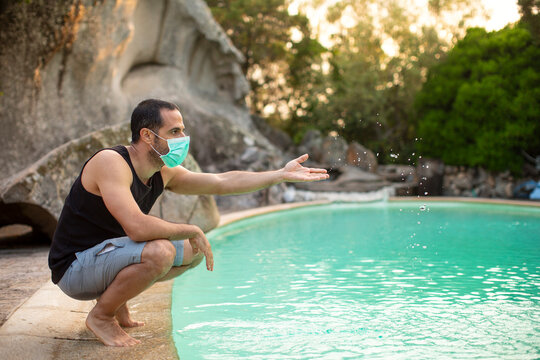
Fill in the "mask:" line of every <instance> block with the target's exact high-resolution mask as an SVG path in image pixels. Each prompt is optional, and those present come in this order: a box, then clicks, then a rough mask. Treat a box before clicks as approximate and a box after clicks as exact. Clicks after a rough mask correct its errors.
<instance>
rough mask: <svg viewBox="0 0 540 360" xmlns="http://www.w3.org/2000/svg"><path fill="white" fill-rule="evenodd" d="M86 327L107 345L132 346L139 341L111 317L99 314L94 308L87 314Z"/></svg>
mask: <svg viewBox="0 0 540 360" xmlns="http://www.w3.org/2000/svg"><path fill="white" fill-rule="evenodd" d="M86 327H88V329H90V331H92V332H93V333H94V335H96V337H97V338H98V339H99V340H100V341H101V342H102V343H103V344H105V345H107V346H133V345H136V344H139V343H140V341H139V340H137V339H134V338H132V337H131V336H129V335H128V334H127V333H126V332H125V331H124V330H122V328H121V327H120V326H119V325H118V323H117V322H116V320H115V319H114V318H113V317H109V316H105V315H101V314H99V313H98V312H97V311H96V308H93V309H92V311H90V313H89V314H88V317H87V318H86Z"/></svg>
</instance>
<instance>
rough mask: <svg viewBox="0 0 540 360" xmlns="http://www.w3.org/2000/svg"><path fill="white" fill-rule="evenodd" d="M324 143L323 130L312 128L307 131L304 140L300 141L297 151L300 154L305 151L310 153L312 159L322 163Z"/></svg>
mask: <svg viewBox="0 0 540 360" xmlns="http://www.w3.org/2000/svg"><path fill="white" fill-rule="evenodd" d="M322 143H323V139H322V135H321V132H320V131H319V130H315V129H310V130H308V131H306V133H305V134H304V136H303V137H302V141H301V142H300V145H299V146H298V149H297V151H298V153H299V154H300V155H301V154H305V153H307V154H309V157H310V161H312V162H315V163H321V162H322V158H323V152H322Z"/></svg>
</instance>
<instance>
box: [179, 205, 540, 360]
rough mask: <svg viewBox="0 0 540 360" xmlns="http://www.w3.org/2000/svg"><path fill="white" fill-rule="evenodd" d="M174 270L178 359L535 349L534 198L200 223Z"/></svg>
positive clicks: (538, 319)
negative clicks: (195, 263) (194, 260)
mask: <svg viewBox="0 0 540 360" xmlns="http://www.w3.org/2000/svg"><path fill="white" fill-rule="evenodd" d="M208 238H209V240H210V242H211V243H212V248H213V251H214V259H215V270H214V271H213V272H208V271H206V269H205V267H204V266H200V267H198V268H196V269H194V270H192V271H190V272H187V273H186V274H184V275H183V276H181V277H179V278H178V279H176V281H175V283H174V287H173V301H172V317H173V337H174V341H175V344H176V347H177V350H178V353H179V355H180V358H181V359H233V358H234V359H243V358H249V359H357V358H369V359H388V358H390V357H391V358H393V359H399V358H403V359H411V358H414V359H434V358H498V359H535V358H538V357H539V356H540V292H539V289H540V208H534V207H518V206H507V205H486V204H470V203H457V202H455V203H452V202H431V203H429V202H428V203H425V204H424V203H419V202H389V203H383V202H379V203H369V204H330V205H322V206H311V207H303V208H300V209H295V210H288V211H280V212H275V213H270V214H267V215H262V216H257V217H253V218H248V219H245V220H241V221H238V222H235V223H232V224H229V225H226V226H224V227H221V228H218V229H215V230H213V231H212V232H210V233H209V234H208Z"/></svg>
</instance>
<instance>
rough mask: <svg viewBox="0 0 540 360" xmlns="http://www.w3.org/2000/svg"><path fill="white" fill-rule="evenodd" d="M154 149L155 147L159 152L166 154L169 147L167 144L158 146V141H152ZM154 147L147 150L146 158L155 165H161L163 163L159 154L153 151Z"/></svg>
mask: <svg viewBox="0 0 540 360" xmlns="http://www.w3.org/2000/svg"><path fill="white" fill-rule="evenodd" d="M153 146H154V149H156V150H157V151H158V152H159V153H160V154H163V155H165V154H167V153H168V152H169V147H168V146H167V145H165V146H160V144H159V141H154V144H153ZM154 149H150V150H148V159H149V160H150V161H151V162H152V164H154V165H156V166H157V167H162V166H163V165H165V163H163V160H161V158H160V155H159V154H158V153H157V152H155V151H154Z"/></svg>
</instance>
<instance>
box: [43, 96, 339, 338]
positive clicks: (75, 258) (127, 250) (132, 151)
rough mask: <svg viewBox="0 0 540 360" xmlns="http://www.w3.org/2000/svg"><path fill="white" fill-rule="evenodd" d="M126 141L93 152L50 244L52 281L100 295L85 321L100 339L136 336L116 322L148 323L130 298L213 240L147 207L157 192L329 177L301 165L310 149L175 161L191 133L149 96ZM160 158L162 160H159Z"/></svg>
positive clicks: (228, 190) (199, 255) (192, 260)
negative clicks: (265, 163)
mask: <svg viewBox="0 0 540 360" xmlns="http://www.w3.org/2000/svg"><path fill="white" fill-rule="evenodd" d="M131 132H132V142H131V145H129V146H121V145H120V146H115V147H112V148H108V149H103V150H101V151H98V152H97V153H96V154H94V156H92V157H91V158H90V159H89V160H88V161H87V162H86V163H85V164H84V166H83V168H82V170H81V173H80V175H79V177H78V178H77V179H76V180H75V182H74V184H73V186H72V188H71V191H70V193H69V195H68V196H67V198H66V201H65V204H64V207H63V209H62V213H61V215H60V219H59V221H58V226H57V229H56V232H55V234H54V237H53V241H52V245H51V250H50V253H49V267H50V268H51V270H52V280H53V282H54V283H55V284H58V286H59V287H60V289H62V291H64V292H65V293H66V294H67V295H69V296H71V297H73V298H75V299H78V300H90V299H97V303H96V305H95V307H94V308H93V309H92V310H91V311H90V313H89V314H88V317H87V319H86V326H87V327H88V329H90V330H91V331H92V332H93V333H94V334H95V335H96V337H97V338H98V339H99V340H100V341H101V342H103V343H104V344H105V345H110V346H131V345H135V344H137V343H139V342H140V341H139V340H137V339H134V338H132V337H131V336H129V335H128V334H127V333H126V332H125V331H124V330H123V329H122V327H135V326H141V325H144V324H143V323H141V322H138V321H134V320H133V319H132V318H131V317H130V314H129V309H128V306H127V301H128V300H129V299H132V298H133V297H135V296H137V295H138V294H140V293H141V292H143V291H144V290H145V289H147V288H148V287H150V286H151V285H152V284H153V283H154V282H156V281H164V280H169V279H172V278H174V277H176V276H178V275H180V274H182V273H183V272H184V271H185V270H187V269H188V268H189V267H190V266H191V267H192V266H194V265H196V264H198V263H199V262H201V261H202V259H203V257H205V258H206V268H207V269H208V270H209V271H212V270H213V269H214V259H213V256H212V249H211V246H210V243H209V242H208V240H207V238H206V236H205V234H204V233H203V231H202V230H201V229H200V228H199V227H197V226H195V225H188V224H177V223H172V222H169V221H165V220H162V219H159V218H157V217H154V216H150V215H148V212H149V211H150V209H151V208H152V205H153V204H154V202H155V201H156V199H157V198H158V197H159V195H160V194H161V193H162V192H163V189H168V190H171V191H173V192H175V193H178V194H191V195H202V194H219V195H224V194H240V193H246V192H251V191H256V190H260V189H263V188H266V187H269V186H272V185H274V184H278V183H281V182H285V181H287V182H299V181H316V180H323V179H327V178H328V175H327V174H326V170H324V169H310V168H306V167H303V166H302V165H301V163H302V162H304V161H305V160H306V159H307V158H308V155H307V154H306V155H302V156H300V157H299V158H298V159H295V160H292V161H290V162H289V163H287V165H285V167H284V168H282V169H280V170H275V171H267V172H244V171H230V172H226V173H222V174H204V173H194V172H191V171H188V170H187V169H185V168H183V167H182V166H180V164H181V163H182V161H183V160H184V159H185V157H186V156H187V153H188V148H189V136H186V134H185V133H184V122H183V119H182V115H181V114H180V111H179V109H178V107H177V106H176V105H174V104H171V103H168V102H165V101H161V100H154V99H150V100H145V101H143V102H141V103H140V104H139V105H137V107H136V108H135V109H134V111H133V114H132V116H131ZM164 165H165V166H164Z"/></svg>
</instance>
